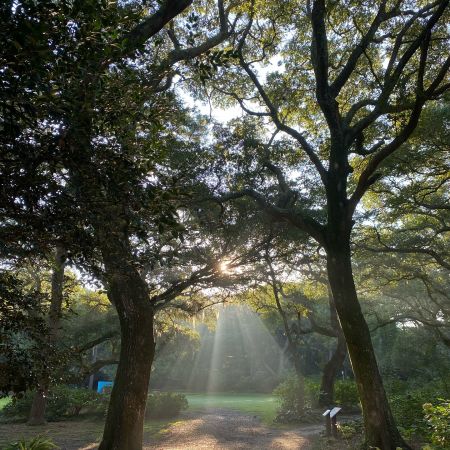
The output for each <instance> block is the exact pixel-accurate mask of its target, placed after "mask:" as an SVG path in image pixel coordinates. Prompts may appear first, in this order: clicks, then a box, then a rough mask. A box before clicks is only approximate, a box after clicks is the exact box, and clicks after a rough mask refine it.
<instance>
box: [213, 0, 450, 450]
mask: <svg viewBox="0 0 450 450" xmlns="http://www.w3.org/2000/svg"><path fill="white" fill-rule="evenodd" d="M253 5H256V3H253ZM257 6H258V8H256V7H255V8H254V9H252V10H251V11H250V12H249V13H248V16H249V19H248V24H247V27H246V28H245V30H244V31H243V33H242V34H241V36H240V38H239V39H238V40H237V42H236V48H237V52H238V57H239V66H240V68H241V71H238V70H237V68H235V70H233V71H226V70H223V71H220V73H219V77H220V81H218V80H213V81H214V82H213V83H211V84H212V85H213V87H212V89H214V88H215V86H217V92H220V94H221V95H223V93H228V94H230V96H231V97H232V98H234V99H236V100H237V101H238V102H239V104H240V105H241V106H242V108H243V110H244V111H245V112H246V113H247V114H249V115H253V116H255V117H259V118H260V119H266V120H268V121H269V122H270V124H271V126H272V127H273V128H275V130H276V131H277V132H282V133H285V134H287V135H288V136H289V137H290V138H291V139H292V141H293V142H294V143H295V144H296V145H297V146H298V148H297V149H296V151H297V154H295V155H292V156H293V157H292V158H291V164H290V167H291V168H295V170H296V171H297V173H303V174H304V180H305V181H304V180H302V179H301V178H300V177H299V176H296V175H295V174H294V175H291V173H289V170H285V169H284V168H283V167H280V166H278V165H276V164H274V163H273V162H272V161H271V160H270V159H271V158H270V157H271V156H272V155H271V153H270V147H269V146H267V145H263V144H260V146H259V148H260V149H263V148H266V149H267V148H268V151H267V150H266V152H265V154H264V157H263V158H261V157H260V158H259V161H260V166H259V168H260V170H259V174H260V173H261V172H262V168H265V170H266V173H268V174H270V175H271V176H272V180H273V179H275V183H276V186H277V188H278V194H279V195H278V196H275V195H274V194H273V190H272V195H271V196H269V193H268V190H267V189H266V190H264V187H261V185H258V184H256V183H255V181H254V179H252V180H248V179H247V181H246V185H247V186H246V187H244V188H241V186H242V184H240V185H238V188H237V189H235V187H236V186H233V185H232V184H230V183H229V184H228V185H225V186H223V185H222V186H220V188H221V189H220V190H219V191H218V194H217V197H216V200H217V201H219V202H223V201H227V200H232V199H235V198H238V197H242V196H249V197H251V198H253V199H254V200H255V202H256V203H257V204H258V205H260V207H261V208H262V209H263V210H265V211H266V212H267V213H268V214H269V215H271V216H272V217H273V218H274V219H275V220H279V221H285V222H288V223H290V224H291V225H292V226H293V227H296V228H299V229H301V230H303V231H305V232H307V233H308V234H309V235H310V236H312V237H313V238H314V239H315V240H316V241H317V242H318V243H319V244H320V245H322V246H323V248H324V249H325V251H326V253H327V271H328V278H329V282H330V286H331V290H332V294H333V298H334V302H335V305H336V309H337V312H338V316H339V319H340V322H341V325H342V329H343V332H344V335H345V338H346V341H347V347H348V351H349V355H350V359H351V361H352V366H353V370H354V373H355V377H356V381H357V385H358V390H359V393H360V398H361V403H362V408H363V415H364V424H365V433H366V441H367V445H369V446H375V447H381V448H384V449H388V450H389V449H395V448H397V447H403V448H406V447H407V446H406V444H405V442H404V441H403V439H402V438H401V436H400V434H399V432H398V430H397V428H396V425H395V422H394V419H393V417H392V414H391V411H390V408H389V404H388V401H387V398H386V394H385V391H384V387H383V383H382V379H381V376H380V373H379V370H378V366H377V362H376V358H375V354H374V351H373V347H372V343H371V338H370V332H369V328H368V326H367V323H366V321H365V319H364V316H363V313H362V311H361V307H360V304H359V301H358V295H357V291H356V288H355V283H354V279H353V273H352V264H351V263H352V258H351V247H350V243H351V232H352V228H353V225H354V223H355V220H358V219H359V217H360V214H359V211H358V209H357V208H358V206H359V205H360V202H361V199H362V198H363V196H364V195H365V193H366V192H367V191H368V189H369V188H370V187H371V186H372V185H373V184H374V183H376V182H377V180H379V179H380V177H382V176H383V175H386V174H388V173H389V169H388V168H389V165H387V162H388V161H389V158H390V157H391V156H392V155H394V154H395V152H396V151H398V149H399V148H400V147H401V146H402V144H404V143H405V142H406V141H407V140H408V138H409V137H410V136H411V134H412V133H413V131H414V129H415V128H416V126H417V124H418V120H419V118H420V115H421V112H422V109H423V107H424V105H425V104H426V103H427V102H430V101H433V100H435V99H437V98H439V97H440V96H442V94H443V93H444V92H445V91H446V90H447V89H448V87H449V84H448V69H449V67H450V58H449V57H448V56H447V53H448V52H447V50H446V46H447V40H448V36H447V31H446V28H445V23H446V19H447V18H448V14H449V12H448V1H446V0H443V1H437V2H432V3H426V4H422V3H421V2H412V3H411V2H408V4H406V2H390V1H382V2H379V3H377V4H365V3H362V2H357V3H353V2H345V3H339V4H336V3H333V2H327V1H325V0H316V1H312V2H307V4H306V6H305V7H304V8H302V9H299V10H298V12H297V11H294V8H293V5H292V4H290V3H283V4H282V5H278V4H277V5H276V6H275V5H272V4H270V3H268V4H265V5H264V7H260V5H259V4H257ZM283 31H284V33H283ZM279 49H281V55H280V56H281V59H280V64H281V65H282V67H283V70H280V71H278V72H276V71H275V72H270V70H269V73H266V74H265V77H264V79H265V82H264V81H262V77H261V76H259V75H258V72H257V68H258V66H259V67H261V66H263V65H264V63H266V66H267V63H268V61H270V59H269V58H270V57H271V56H274V55H276V54H277V53H278V52H279ZM295 124H297V127H296V126H295ZM272 140H273V139H272ZM272 140H271V141H272ZM271 141H270V142H271ZM300 152H301V156H299V155H298V153H300ZM288 157H289V155H286V159H288ZM292 159H293V160H294V162H292ZM308 177H309V179H310V180H311V179H314V180H315V189H314V190H315V191H316V192H317V191H319V192H320V193H321V195H320V197H319V199H318V201H316V202H315V203H314V204H313V205H311V202H310V201H311V194H309V198H308V192H305V190H306V191H307V189H308V186H307V180H308ZM318 183H321V189H320V190H319V189H317V188H316V187H317V185H318ZM227 188H228V189H231V190H233V192H226V191H227ZM316 198H317V197H316Z"/></svg>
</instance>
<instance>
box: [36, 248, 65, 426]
mask: <svg viewBox="0 0 450 450" xmlns="http://www.w3.org/2000/svg"><path fill="white" fill-rule="evenodd" d="M66 259H67V253H66V249H65V248H64V246H63V245H61V244H57V245H56V251H55V259H54V262H53V273H52V291H51V299H50V312H49V317H48V325H49V333H50V334H49V341H50V345H55V344H56V343H57V341H58V337H59V327H60V324H61V308H62V301H63V288H64V268H65V265H66ZM43 357H45V356H44V355H43ZM49 385H50V377H49V376H48V374H43V376H42V377H41V378H40V380H39V383H38V386H37V387H36V393H35V394H34V397H33V403H32V404H31V410H30V416H29V419H28V425H42V424H44V423H45V410H46V406H47V395H48V389H49Z"/></svg>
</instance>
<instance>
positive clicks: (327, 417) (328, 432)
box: [322, 409, 331, 436]
mask: <svg viewBox="0 0 450 450" xmlns="http://www.w3.org/2000/svg"><path fill="white" fill-rule="evenodd" d="M330 412H331V409H327V410H326V411H325V412H324V413H323V414H322V416H324V417H325V434H326V435H327V436H331V418H330Z"/></svg>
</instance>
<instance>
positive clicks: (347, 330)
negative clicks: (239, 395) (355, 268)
mask: <svg viewBox="0 0 450 450" xmlns="http://www.w3.org/2000/svg"><path fill="white" fill-rule="evenodd" d="M327 270H328V278H329V282H330V287H331V290H332V293H333V297H334V302H335V305H336V310H337V313H338V315H339V319H340V322H341V326H342V330H343V332H344V336H345V339H346V342H347V347H348V352H349V356H350V360H351V363H352V367H353V372H354V374H355V378H356V383H357V386H358V391H359V396H360V400H361V405H362V410H363V416H364V426H365V435H366V445H368V446H371V447H378V448H380V449H382V450H396V448H398V447H400V448H409V447H408V446H407V445H406V444H405V442H404V441H403V439H402V437H401V436H400V433H399V431H398V429H397V427H396V424H395V421H394V418H393V416H392V412H391V409H390V407H389V403H388V400H387V396H386V392H385V390H384V387H383V382H382V379H381V375H380V372H379V370H378V365H377V361H376V358H375V352H374V349H373V345H372V340H371V337H370V331H369V327H368V326H367V322H366V320H365V318H364V315H363V313H362V310H361V306H360V304H359V301H358V296H357V293H356V288H355V283H354V279H353V273H352V266H351V253H350V239H349V234H348V238H347V239H344V238H342V236H341V239H334V242H333V244H332V245H329V247H328V249H327Z"/></svg>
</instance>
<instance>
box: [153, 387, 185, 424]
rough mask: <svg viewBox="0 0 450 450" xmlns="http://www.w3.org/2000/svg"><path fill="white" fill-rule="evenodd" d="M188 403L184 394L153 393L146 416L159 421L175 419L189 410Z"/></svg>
mask: <svg viewBox="0 0 450 450" xmlns="http://www.w3.org/2000/svg"><path fill="white" fill-rule="evenodd" d="M187 407H188V401H187V399H186V396H185V395H184V394H177V393H173V392H153V393H151V394H150V395H149V396H148V399H147V409H146V416H147V417H152V418H158V419H166V418H170V417H175V416H177V415H178V414H180V412H181V411H183V410H185V409H187Z"/></svg>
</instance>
